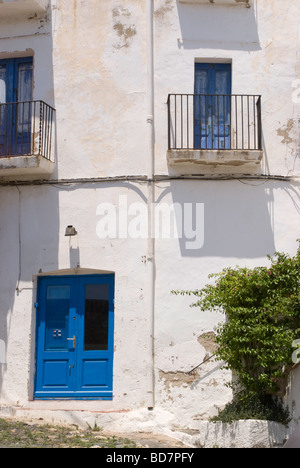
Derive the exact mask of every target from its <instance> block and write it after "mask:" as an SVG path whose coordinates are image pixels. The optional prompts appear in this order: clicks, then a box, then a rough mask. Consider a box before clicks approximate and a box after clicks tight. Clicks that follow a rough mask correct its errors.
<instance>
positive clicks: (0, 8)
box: [0, 0, 49, 19]
mask: <svg viewBox="0 0 300 468" xmlns="http://www.w3.org/2000/svg"><path fill="white" fill-rule="evenodd" d="M48 5H49V0H0V18H1V19H2V18H3V19H6V18H10V17H13V18H18V17H22V16H26V15H34V14H37V15H40V14H42V13H45V12H46V10H47V8H48Z"/></svg>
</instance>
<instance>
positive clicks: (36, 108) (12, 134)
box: [0, 101, 55, 179]
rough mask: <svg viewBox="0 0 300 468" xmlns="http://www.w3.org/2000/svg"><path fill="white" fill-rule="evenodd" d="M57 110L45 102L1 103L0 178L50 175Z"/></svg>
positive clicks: (52, 167)
mask: <svg viewBox="0 0 300 468" xmlns="http://www.w3.org/2000/svg"><path fill="white" fill-rule="evenodd" d="M54 132H55V109H53V108H52V107H51V106H49V105H48V104H46V103H44V102H43V101H26V102H17V103H16V102H12V103H6V104H0V178H2V179H18V178H21V179H23V178H30V179H33V178H46V177H48V176H50V175H51V174H52V172H53V169H54V147H55V133H54Z"/></svg>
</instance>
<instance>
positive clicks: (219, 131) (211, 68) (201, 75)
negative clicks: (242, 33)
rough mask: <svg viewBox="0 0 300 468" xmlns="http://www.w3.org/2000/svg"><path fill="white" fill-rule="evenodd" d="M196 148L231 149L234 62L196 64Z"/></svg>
mask: <svg viewBox="0 0 300 468" xmlns="http://www.w3.org/2000/svg"><path fill="white" fill-rule="evenodd" d="M194 94H195V95H194V100H195V102H194V127H195V129H194V130H195V131H194V148H196V149H230V146H231V142H230V138H231V137H230V128H231V108H230V107H231V96H230V95H231V64H227V63H226V64H225V63H218V64H214V63H196V64H195V92H194Z"/></svg>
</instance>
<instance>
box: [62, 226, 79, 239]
mask: <svg viewBox="0 0 300 468" xmlns="http://www.w3.org/2000/svg"><path fill="white" fill-rule="evenodd" d="M76 235H77V231H76V229H75V228H74V226H67V227H66V233H65V236H66V237H71V236H76Z"/></svg>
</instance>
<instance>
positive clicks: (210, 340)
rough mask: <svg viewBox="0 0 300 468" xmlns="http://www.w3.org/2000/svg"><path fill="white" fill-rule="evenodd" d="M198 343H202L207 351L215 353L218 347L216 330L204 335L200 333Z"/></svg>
mask: <svg viewBox="0 0 300 468" xmlns="http://www.w3.org/2000/svg"><path fill="white" fill-rule="evenodd" d="M198 343H199V344H201V346H203V348H205V349H206V351H208V352H209V353H212V354H214V353H215V352H216V351H217V349H218V345H217V343H216V335H215V333H214V332H208V333H203V335H200V336H199V337H198Z"/></svg>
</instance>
